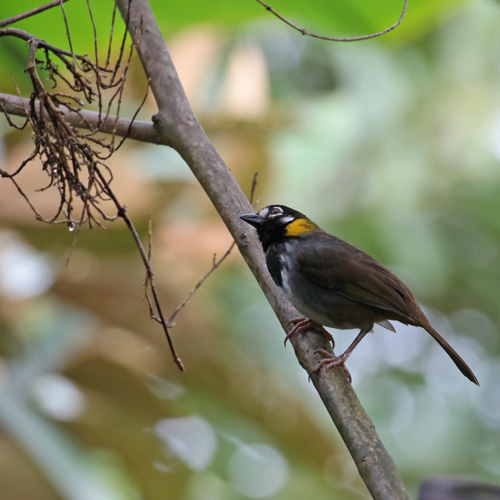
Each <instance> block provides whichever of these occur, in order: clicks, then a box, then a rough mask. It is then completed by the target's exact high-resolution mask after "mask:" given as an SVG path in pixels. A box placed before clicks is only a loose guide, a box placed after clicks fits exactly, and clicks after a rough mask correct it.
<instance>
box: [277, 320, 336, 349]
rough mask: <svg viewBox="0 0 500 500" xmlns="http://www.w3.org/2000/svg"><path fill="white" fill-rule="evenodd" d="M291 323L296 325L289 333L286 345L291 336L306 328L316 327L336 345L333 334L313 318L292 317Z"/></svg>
mask: <svg viewBox="0 0 500 500" xmlns="http://www.w3.org/2000/svg"><path fill="white" fill-rule="evenodd" d="M288 324H289V325H294V326H293V328H292V329H291V330H290V331H289V332H288V333H287V336H286V337H285V347H286V343H287V342H288V341H289V340H290V338H291V337H293V336H294V335H296V334H297V333H303V332H304V331H305V330H307V329H309V328H314V329H315V330H317V331H318V332H319V333H321V335H323V337H325V338H326V340H328V341H329V342H331V343H332V347H335V340H333V337H332V336H331V334H330V333H328V332H327V331H326V330H325V328H324V327H323V326H322V325H320V324H319V323H318V322H316V321H313V320H312V319H309V318H295V319H292V320H291V321H289V322H288Z"/></svg>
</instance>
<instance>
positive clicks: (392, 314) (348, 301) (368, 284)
mask: <svg viewBox="0 0 500 500" xmlns="http://www.w3.org/2000/svg"><path fill="white" fill-rule="evenodd" d="M240 219H242V220H243V221H245V222H246V223H248V224H250V225H251V226H253V227H254V228H255V229H256V230H257V235H258V238H259V240H260V243H261V245H262V249H263V251H264V253H265V257H266V264H267V268H268V270H269V273H270V275H271V277H272V279H273V281H274V283H275V284H276V285H277V286H278V287H279V289H281V290H282V292H283V294H284V295H285V297H286V298H287V299H288V300H289V301H290V302H291V303H292V305H293V306H294V307H295V308H296V309H297V310H298V311H299V313H300V314H302V315H304V317H301V318H295V319H293V320H292V321H290V323H289V324H291V325H293V328H292V329H291V330H290V331H289V332H288V334H287V336H286V338H285V345H286V342H287V340H288V339H289V338H290V337H292V336H293V335H296V334H299V333H301V332H303V331H305V330H307V329H308V328H315V329H317V330H318V331H319V332H320V333H322V334H323V335H324V336H325V337H326V338H327V339H328V340H330V341H332V344H333V345H335V344H334V342H333V337H332V336H331V334H330V333H329V332H327V331H326V330H325V329H324V327H332V328H335V329H340V330H344V329H359V334H358V335H357V337H356V338H355V339H354V341H353V342H352V344H351V345H350V346H349V347H348V348H347V349H346V350H345V352H344V353H343V354H341V355H339V356H336V355H334V354H332V353H330V352H328V351H326V350H324V349H319V350H318V351H316V353H319V354H322V355H323V356H324V357H323V359H321V361H319V363H318V365H317V366H316V367H315V368H314V369H313V370H312V371H311V373H310V376H311V375H312V374H313V373H317V372H319V371H320V370H321V369H323V368H325V369H326V368H330V367H332V366H340V367H342V368H343V369H344V372H345V373H346V375H347V376H348V378H349V380H351V377H350V374H349V371H348V370H347V368H346V367H345V361H346V360H347V359H348V357H349V356H350V355H351V354H352V352H353V350H354V348H355V347H356V346H357V345H358V344H359V343H360V342H361V340H362V339H363V338H364V337H365V336H366V334H367V333H369V332H371V331H372V329H373V326H374V325H375V324H378V325H380V326H382V327H384V328H386V329H388V330H391V331H394V332H395V331H396V330H395V328H394V326H393V325H392V324H391V323H390V321H391V320H395V321H399V322H401V323H404V324H405V325H412V326H416V327H421V328H423V329H424V330H426V331H427V332H428V333H429V334H430V335H431V336H432V337H433V338H434V339H435V340H436V341H437V342H438V344H439V345H440V346H441V347H442V348H443V349H444V350H445V351H446V353H447V354H448V356H449V357H450V358H451V359H452V360H453V362H454V363H455V365H456V366H457V368H458V369H459V370H460V371H461V372H462V374H463V375H465V376H466V377H467V378H468V379H469V380H471V381H472V382H474V383H475V384H477V385H479V382H478V380H477V378H476V376H475V375H474V373H473V372H472V370H471V369H470V368H469V366H468V365H467V363H466V362H465V361H464V360H463V359H462V358H461V357H460V355H459V354H458V353H457V352H456V351H455V350H454V349H453V348H452V347H451V346H450V344H449V343H448V342H447V341H446V340H445V339H444V338H443V337H442V336H441V335H440V334H439V333H438V332H437V331H436V330H435V329H434V328H433V327H432V326H431V324H430V321H429V320H428V318H427V317H426V315H425V314H424V312H423V311H422V309H421V308H420V306H419V305H418V303H417V301H416V300H415V297H414V296H413V293H412V292H411V291H410V289H409V288H408V286H407V285H405V284H404V283H403V281H402V280H401V279H399V278H398V277H397V276H396V275H395V274H394V273H392V272H391V271H390V270H389V269H387V268H386V267H384V266H383V265H382V264H381V263H380V262H378V261H377V260H376V259H375V258H374V257H372V256H371V255H369V254H368V253H366V252H364V251H362V250H360V249H358V248H356V247H355V246H353V245H351V244H350V243H347V242H346V241H343V240H341V239H340V238H338V237H336V236H334V235H332V234H329V233H327V232H325V231H323V230H322V229H321V228H320V227H319V226H318V225H317V224H315V223H314V222H313V221H311V220H310V219H309V218H308V217H307V216H306V215H304V214H303V213H301V212H299V211H297V210H294V209H293V208H289V207H286V206H285V205H269V206H266V207H264V208H262V209H261V210H260V211H259V212H256V213H249V214H244V215H241V216H240Z"/></svg>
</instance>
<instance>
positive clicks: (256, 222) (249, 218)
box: [240, 214, 262, 228]
mask: <svg viewBox="0 0 500 500" xmlns="http://www.w3.org/2000/svg"><path fill="white" fill-rule="evenodd" d="M240 219H241V220H244V221H245V222H248V224H250V225H251V226H253V227H255V228H258V227H260V225H261V224H262V217H261V216H260V215H259V214H245V215H240Z"/></svg>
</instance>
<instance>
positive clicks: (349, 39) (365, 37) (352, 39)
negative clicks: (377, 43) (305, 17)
mask: <svg viewBox="0 0 500 500" xmlns="http://www.w3.org/2000/svg"><path fill="white" fill-rule="evenodd" d="M257 2H259V3H260V4H261V5H262V6H263V7H265V9H266V10H267V11H269V12H271V14H274V15H275V16H276V17H277V18H278V19H280V20H281V21H283V22H284V23H285V24H287V25H288V26H290V27H291V28H293V29H294V30H296V31H298V32H300V33H302V34H303V35H304V36H310V37H312V38H318V39H320V40H326V41H329V42H359V41H360V40H369V39H370V38H377V37H379V36H382V35H385V34H386V33H389V32H390V31H392V30H394V29H396V28H397V27H398V26H399V25H400V24H401V22H402V21H403V19H404V17H405V15H406V11H407V9H408V0H404V6H403V12H402V13H401V15H400V16H399V19H398V20H397V21H396V22H395V23H394V24H393V25H392V26H389V27H388V28H386V29H385V30H382V31H378V32H377V33H372V34H370V35H363V36H354V37H345V38H336V37H330V36H324V35H317V34H315V33H311V32H310V31H307V30H306V29H305V28H299V26H297V25H296V24H294V23H292V22H291V21H289V20H288V19H287V18H286V17H284V16H282V15H281V14H279V13H278V12H277V11H275V10H274V9H273V8H272V7H271V6H270V5H268V4H267V3H264V2H263V1H262V0H257Z"/></svg>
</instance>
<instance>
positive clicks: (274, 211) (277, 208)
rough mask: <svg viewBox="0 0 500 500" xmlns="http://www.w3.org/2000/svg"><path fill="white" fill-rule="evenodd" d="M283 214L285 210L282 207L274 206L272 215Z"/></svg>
mask: <svg viewBox="0 0 500 500" xmlns="http://www.w3.org/2000/svg"><path fill="white" fill-rule="evenodd" d="M282 214H283V210H281V208H279V207H274V208H273V209H272V210H271V215H273V216H276V215H282Z"/></svg>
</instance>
